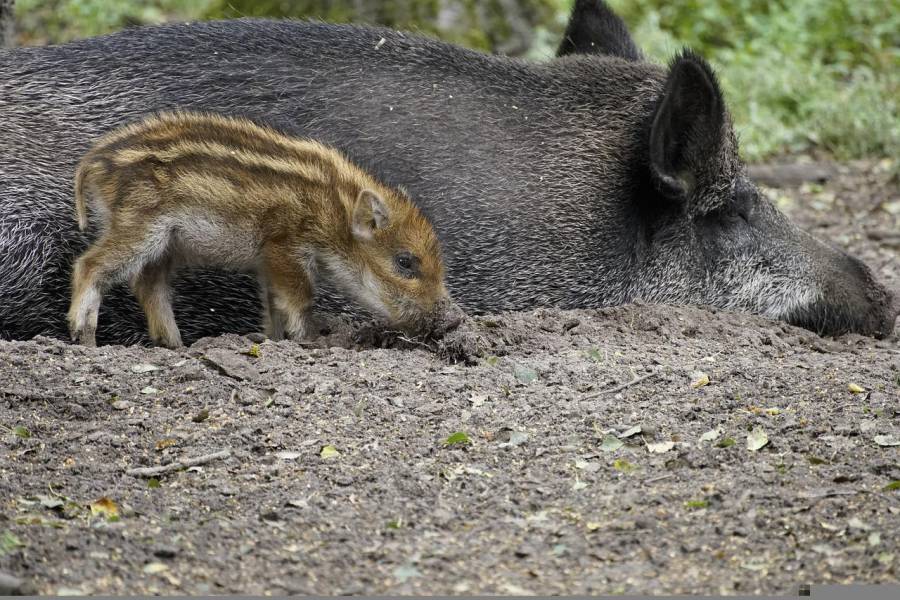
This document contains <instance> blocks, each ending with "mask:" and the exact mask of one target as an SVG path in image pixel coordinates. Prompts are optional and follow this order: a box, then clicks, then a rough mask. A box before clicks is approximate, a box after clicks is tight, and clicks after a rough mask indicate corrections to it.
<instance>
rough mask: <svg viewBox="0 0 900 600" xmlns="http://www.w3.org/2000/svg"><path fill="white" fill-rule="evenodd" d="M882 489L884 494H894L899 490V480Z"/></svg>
mask: <svg viewBox="0 0 900 600" xmlns="http://www.w3.org/2000/svg"><path fill="white" fill-rule="evenodd" d="M882 489H884V491H885V492H896V491H897V490H900V479H895V480H894V481H892V482H890V483H889V484H887V485H886V486H884V488H882Z"/></svg>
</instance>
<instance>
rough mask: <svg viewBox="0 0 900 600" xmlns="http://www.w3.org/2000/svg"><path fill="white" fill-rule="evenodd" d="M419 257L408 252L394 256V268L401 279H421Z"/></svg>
mask: <svg viewBox="0 0 900 600" xmlns="http://www.w3.org/2000/svg"><path fill="white" fill-rule="evenodd" d="M419 262H420V261H419V257H418V256H415V255H414V254H412V253H411V252H407V251H406V250H404V251H402V252H398V253H397V254H395V255H394V268H395V269H397V273H399V274H400V276H401V277H405V278H406V279H415V278H416V277H419V275H420V273H419Z"/></svg>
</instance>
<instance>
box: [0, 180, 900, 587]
mask: <svg viewBox="0 0 900 600" xmlns="http://www.w3.org/2000/svg"><path fill="white" fill-rule="evenodd" d="M885 167H886V165H884V164H881V165H879V164H858V165H849V166H841V167H835V168H834V169H835V172H834V174H833V176H830V177H831V179H830V180H829V181H828V182H827V183H825V184H824V185H809V184H807V185H803V186H800V187H790V188H783V189H772V190H770V192H769V193H770V194H772V195H773V196H774V197H776V198H777V201H778V203H779V205H780V206H782V208H783V209H784V210H786V211H787V212H789V213H790V214H791V215H792V216H793V217H794V218H795V219H797V220H798V221H799V222H800V223H802V224H803V225H804V226H806V227H809V228H810V229H812V230H813V231H815V232H816V233H818V234H820V235H823V236H827V237H830V238H831V239H833V240H834V241H836V242H837V243H839V244H841V245H843V246H844V247H847V248H849V249H850V250H851V251H853V252H854V253H855V254H857V255H859V256H861V257H863V258H864V259H865V260H867V261H868V262H869V263H870V264H871V265H872V266H873V267H874V269H875V270H876V271H877V272H878V273H879V274H880V275H881V277H882V278H883V279H884V280H886V281H888V282H890V283H891V284H893V285H894V286H895V287H900V264H898V263H900V261H898V259H897V252H898V247H900V227H898V225H900V194H898V189H897V184H896V180H891V179H890V178H889V175H888V173H887V170H886V168H885ZM332 329H333V333H332V334H331V335H330V336H328V337H327V338H324V339H321V340H319V341H318V342H317V343H316V344H313V345H306V346H303V345H299V344H294V343H290V342H278V343H273V342H268V341H260V340H259V339H256V338H253V337H239V336H224V337H220V338H214V339H213V338H207V339H204V340H201V341H199V342H198V343H197V344H195V345H194V346H192V347H190V348H186V349H184V350H181V351H177V352H176V351H169V350H164V349H157V348H140V347H130V348H125V347H113V346H110V347H101V348H97V349H87V348H82V347H77V346H72V345H69V344H67V343H63V342H60V341H56V340H49V339H36V340H32V341H29V342H0V594H2V593H3V592H4V591H7V592H8V591H36V592H39V593H84V594H153V593H165V594H170V593H189V594H196V593H206V594H209V593H243V594H268V593H274V594H286V593H317V594H331V593H343V594H347V593H368V594H386V593H441V594H451V593H466V594H472V593H501V594H525V593H541V594H549V593H567V594H585V593H607V594H608V593H622V592H627V593H754V592H768V593H789V594H796V592H797V589H798V586H799V585H800V584H804V583H828V582H883V583H888V582H893V583H896V582H897V581H898V573H900V490H898V488H900V483H898V481H900V347H898V342H897V338H896V334H895V336H892V337H890V338H888V339H885V340H874V339H871V338H865V337H860V336H856V335H847V336H842V337H841V338H838V339H823V338H819V337H817V336H816V335H815V334H813V333H810V332H808V331H805V330H801V329H797V328H794V327H790V326H787V325H785V324H782V323H777V322H772V321H768V320H765V319H762V318H759V317H754V316H750V315H743V314H734V313H727V312H721V311H709V310H703V309H699V308H689V307H661V306H634V305H630V306H623V307H618V308H610V309H601V310H582V311H556V310H538V311H533V312H527V313H515V314H502V315H494V316H485V317H478V318H476V319H474V321H473V323H472V324H470V325H469V326H468V328H467V331H468V332H469V333H470V334H471V336H472V337H471V339H474V340H476V341H477V344H478V348H480V356H479V357H477V358H476V359H475V360H474V361H473V362H474V364H472V365H465V364H453V363H451V362H450V361H449V360H448V359H447V358H445V357H443V356H442V355H440V354H436V353H434V352H432V351H429V350H428V349H425V348H415V347H413V348H403V349H398V348H375V347H372V346H368V347H361V346H360V345H359V344H355V343H354V342H353V335H352V332H351V331H349V329H348V328H347V327H346V326H345V325H342V324H341V323H340V322H337V321H335V322H333V323H332Z"/></svg>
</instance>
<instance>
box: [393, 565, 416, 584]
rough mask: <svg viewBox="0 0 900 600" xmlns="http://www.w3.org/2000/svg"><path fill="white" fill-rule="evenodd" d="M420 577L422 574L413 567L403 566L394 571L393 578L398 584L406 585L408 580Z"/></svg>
mask: <svg viewBox="0 0 900 600" xmlns="http://www.w3.org/2000/svg"><path fill="white" fill-rule="evenodd" d="M421 576H422V572H421V571H419V569H417V568H416V567H414V566H413V565H403V566H401V567H397V568H396V569H394V577H396V578H397V580H398V581H399V582H400V583H406V581H407V580H408V579H412V578H413V577H421Z"/></svg>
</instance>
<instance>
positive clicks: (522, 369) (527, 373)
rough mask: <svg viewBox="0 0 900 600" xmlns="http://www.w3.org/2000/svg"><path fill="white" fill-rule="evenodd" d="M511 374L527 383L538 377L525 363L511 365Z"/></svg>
mask: <svg viewBox="0 0 900 600" xmlns="http://www.w3.org/2000/svg"><path fill="white" fill-rule="evenodd" d="M513 375H515V376H516V379H518V380H519V381H521V382H522V383H524V384H529V383H531V382H532V381H534V380H535V379H537V378H538V374H537V371H535V370H534V369H532V368H531V367H526V366H525V365H515V366H514V367H513Z"/></svg>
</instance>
